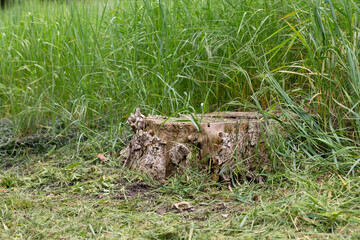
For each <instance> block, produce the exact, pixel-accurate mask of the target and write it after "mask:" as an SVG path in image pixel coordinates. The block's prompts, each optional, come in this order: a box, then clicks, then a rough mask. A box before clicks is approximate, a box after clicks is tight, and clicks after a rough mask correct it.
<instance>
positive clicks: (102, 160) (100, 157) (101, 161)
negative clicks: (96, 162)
mask: <svg viewBox="0 0 360 240" xmlns="http://www.w3.org/2000/svg"><path fill="white" fill-rule="evenodd" d="M97 157H98V158H99V159H100V163H101V164H103V162H104V161H106V160H108V158H107V157H105V155H104V154H103V153H99V154H98V155H97Z"/></svg>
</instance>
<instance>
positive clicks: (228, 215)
mask: <svg viewBox="0 0 360 240" xmlns="http://www.w3.org/2000/svg"><path fill="white" fill-rule="evenodd" d="M81 149H83V150H82V151H80V152H79V153H77V154H75V153H74V151H73V150H72V146H66V147H63V148H61V149H58V150H55V151H53V152H52V153H51V155H46V154H43V155H41V156H38V155H28V156H24V157H23V158H19V157H18V158H17V163H16V164H9V162H10V159H8V160H7V165H4V164H3V165H1V168H2V170H3V172H2V174H1V183H0V206H1V215H0V217H1V228H0V236H1V238H2V239H87V238H94V239H287V238H297V239H358V238H359V237H360V235H359V233H360V232H359V231H360V218H359V211H360V209H359V206H360V196H359V191H358V189H359V187H360V181H359V178H358V177H346V178H344V177H341V176H340V175H339V174H337V173H335V172H334V173H312V172H303V173H301V174H299V173H294V172H292V171H291V170H289V169H285V170H283V171H282V172H281V173H274V174H270V175H268V176H267V178H266V181H265V183H264V184H263V185H260V184H256V183H249V182H248V183H245V184H242V185H238V186H235V187H234V186H232V187H229V186H228V185H227V184H223V183H217V182H212V181H209V176H208V175H206V174H202V173H199V172H196V171H191V170H189V171H188V172H186V173H185V174H184V175H182V176H176V177H174V178H171V179H168V180H166V181H162V182H158V181H154V180H152V179H151V178H149V177H148V176H146V175H144V174H141V173H138V172H135V171H130V170H127V169H124V168H122V164H121V162H119V160H118V158H117V157H116V156H110V158H109V160H107V161H106V162H104V163H103V164H101V163H100V159H98V158H97V157H96V155H97V152H93V151H92V150H91V149H92V147H90V146H89V145H87V144H85V143H84V144H83V145H82V146H81ZM184 202H186V203H184ZM178 203H184V204H185V206H183V207H181V206H178V208H177V207H176V206H177V205H176V204H178ZM187 204H189V205H190V206H189V205H187Z"/></svg>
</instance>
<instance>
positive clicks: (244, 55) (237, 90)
mask: <svg viewBox="0 0 360 240" xmlns="http://www.w3.org/2000/svg"><path fill="white" fill-rule="evenodd" d="M359 14H360V7H359V3H357V2H355V1H353V0H343V1H339V0H336V1H330V0H326V1H319V0H307V1H305V0H300V1H294V0H290V1H282V0H272V1H260V0H257V1H246V0H243V1H237V0H217V1H215V0H192V1H191V0H174V1H160V0H159V1H140V0H132V1H100V0H99V1H89V2H86V1H85V2H83V1H80V2H70V3H65V2H46V1H45V2H39V1H24V2H23V3H21V5H20V4H18V5H13V6H11V7H10V8H8V9H5V10H2V11H1V16H0V80H1V81H0V102H1V104H0V115H1V116H2V117H11V118H13V119H14V120H15V121H16V122H17V125H18V126H19V128H20V129H21V131H22V132H23V134H24V133H26V132H28V131H34V129H38V128H39V127H41V126H47V127H51V128H53V129H56V128H58V126H59V125H62V124H64V125H65V126H71V125H76V126H78V127H80V128H81V129H82V130H83V131H91V129H92V128H93V127H94V126H95V127H96V125H97V124H98V122H99V121H98V120H99V119H105V121H106V123H107V124H108V126H110V135H109V136H107V137H108V138H114V139H115V138H116V136H118V135H119V134H120V132H121V129H122V127H121V122H123V121H122V119H126V116H127V115H128V114H129V113H130V112H132V111H134V109H135V108H136V107H140V108H142V109H143V110H144V111H145V112H147V113H153V114H154V113H156V114H168V115H170V114H171V113H173V112H177V111H178V110H179V109H186V110H188V111H206V112H208V111H214V110H218V109H223V110H257V111H258V110H260V111H262V112H263V113H264V116H271V114H272V113H273V112H274V111H275V110H276V111H278V110H281V111H282V112H283V115H284V116H285V117H287V120H286V121H283V122H282V126H283V131H281V132H282V133H279V135H274V136H273V137H274V141H270V142H269V152H270V153H272V155H273V161H274V166H276V164H277V163H278V162H279V161H280V162H281V161H286V162H290V164H286V165H287V166H290V167H291V169H293V170H297V169H299V168H300V167H303V166H308V167H310V168H313V169H314V170H316V169H317V168H318V167H321V168H325V169H326V168H331V169H334V170H336V171H341V172H344V173H349V174H350V173H354V170H356V169H357V168H356V166H357V164H358V163H359V160H357V159H360V158H359V146H358V140H359V128H360V125H359V124H360V118H359V101H360V95H359V94H360V70H359V53H360V51H359V45H360V43H359V38H360V34H359V30H360V23H359ZM201 106H203V109H201ZM293 113H295V114H296V115H297V117H296V118H293ZM279 121H280V120H279ZM281 121H282V120H281ZM284 132H285V133H287V137H286V138H285V137H284V136H283V135H282V134H283V133H284ZM308 163H311V164H308Z"/></svg>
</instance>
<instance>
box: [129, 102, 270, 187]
mask: <svg viewBox="0 0 360 240" xmlns="http://www.w3.org/2000/svg"><path fill="white" fill-rule="evenodd" d="M195 118H196V119H193V118H192V117H191V116H183V117H180V118H166V117H162V116H150V115H149V116H148V117H145V116H144V115H142V114H141V113H140V110H139V109H137V110H136V113H135V114H131V116H130V117H129V119H128V121H127V123H128V124H129V125H130V126H131V127H132V129H133V131H134V135H133V137H132V139H131V141H130V143H129V145H128V147H127V148H126V149H125V150H124V151H123V155H124V157H125V162H124V166H126V167H130V168H136V169H139V170H141V171H144V172H147V173H150V174H151V175H152V176H153V177H154V178H155V179H163V178H166V177H168V176H170V175H172V174H173V173H175V172H181V171H183V169H184V168H186V167H189V166H190V165H191V166H196V167H198V169H203V170H207V171H209V172H211V173H212V176H213V178H214V179H215V180H218V179H219V178H221V179H223V180H228V177H229V172H230V171H231V169H233V168H234V166H235V164H236V165H237V167H239V165H241V166H242V168H241V169H243V170H244V171H245V173H244V174H245V175H246V176H247V177H254V174H253V172H254V171H255V170H256V169H257V167H258V166H259V165H263V164H265V163H268V156H267V154H266V153H265V151H264V150H265V149H264V147H265V145H264V140H265V138H264V136H263V132H264V131H262V130H263V129H262V128H263V127H264V124H265V123H264V122H263V121H262V120H261V115H260V114H257V113H246V112H223V113H220V112H219V113H211V114H205V115H197V116H195ZM270 124H272V123H270Z"/></svg>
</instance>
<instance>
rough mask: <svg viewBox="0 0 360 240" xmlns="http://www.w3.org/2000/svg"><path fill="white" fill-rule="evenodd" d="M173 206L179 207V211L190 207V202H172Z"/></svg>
mask: <svg viewBox="0 0 360 240" xmlns="http://www.w3.org/2000/svg"><path fill="white" fill-rule="evenodd" d="M173 207H175V208H176V209H179V210H181V211H183V210H187V209H190V208H191V205H190V203H188V202H179V203H174V204H173Z"/></svg>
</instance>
